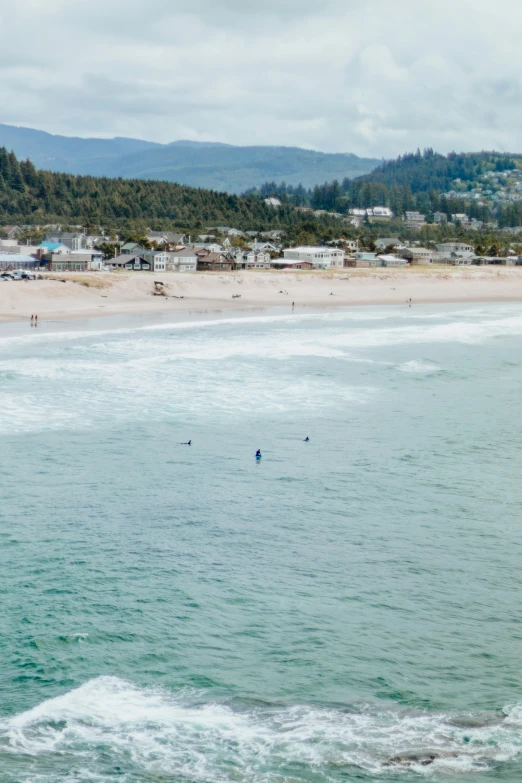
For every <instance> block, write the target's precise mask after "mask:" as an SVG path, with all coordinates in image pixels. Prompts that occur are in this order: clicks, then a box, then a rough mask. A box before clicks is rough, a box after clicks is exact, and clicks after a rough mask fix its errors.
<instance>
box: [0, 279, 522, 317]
mask: <svg viewBox="0 0 522 783" xmlns="http://www.w3.org/2000/svg"><path fill="white" fill-rule="evenodd" d="M63 280H65V281H66V282H62V281H63ZM155 280H160V281H162V282H163V283H164V284H165V286H164V292H165V293H166V294H167V296H155V295H154V290H155V286H154V281H155ZM237 294H240V297H239V298H233V296H234V295H237ZM181 297H182V298H181ZM410 297H411V299H412V300H413V303H414V304H415V303H421V302H480V301H522V268H506V267H500V268H499V267H495V268H491V267H490V268H479V267H473V268H467V269H462V268H461V269H455V268H452V267H451V268H448V267H443V268H430V269H424V268H420V267H414V268H411V269H360V270H353V269H347V270H344V271H340V272H336V273H333V272H332V273H330V272H271V271H267V272H262V271H259V272H227V273H201V272H198V273H188V274H177V273H168V272H167V273H146V272H134V273H117V272H116V273H97V274H96V273H92V274H67V275H46V277H45V279H43V280H35V281H10V282H0V322H4V323H6V322H11V321H22V320H26V319H30V318H31V315H32V314H33V313H38V317H39V319H40V320H43V319H53V320H54V319H62V318H63V319H65V318H92V317H96V316H108V315H123V314H131V313H168V312H178V311H189V310H191V311H199V312H209V311H214V312H216V311H220V310H226V309H231V308H235V309H244V308H263V307H272V306H284V307H289V308H291V307H292V302H295V307H296V309H297V308H302V307H326V306H327V307H332V306H339V305H344V306H346V305H370V304H402V305H403V304H405V302H406V301H407V300H408V299H409V298H410Z"/></svg>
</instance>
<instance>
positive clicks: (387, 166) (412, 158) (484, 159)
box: [360, 149, 520, 193]
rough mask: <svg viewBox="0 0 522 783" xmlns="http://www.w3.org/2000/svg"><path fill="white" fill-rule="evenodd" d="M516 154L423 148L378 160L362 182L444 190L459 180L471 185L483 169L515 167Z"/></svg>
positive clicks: (426, 189) (413, 190)
mask: <svg viewBox="0 0 522 783" xmlns="http://www.w3.org/2000/svg"><path fill="white" fill-rule="evenodd" d="M517 159H520V155H513V154H508V153H500V152H460V153H456V152H452V153H450V154H449V155H440V154H439V153H437V152H434V151H433V150H432V149H427V150H425V151H424V153H422V154H421V152H420V151H418V152H416V153H412V154H408V155H401V156H399V157H398V158H397V159H396V160H389V161H385V162H383V163H381V164H380V165H379V166H377V167H376V168H375V169H374V170H373V171H372V172H371V173H369V174H366V175H364V176H362V177H361V178H360V179H361V181H362V182H368V183H375V184H379V185H385V186H386V187H387V188H392V187H401V186H402V187H404V186H406V187H408V188H410V190H411V192H412V193H424V192H427V191H429V190H434V191H436V192H437V193H444V192H445V191H448V190H450V189H451V188H452V187H454V186H455V182H456V181H457V180H460V181H461V182H462V183H466V185H468V184H469V185H471V184H473V183H475V182H476V181H477V179H478V178H479V177H480V176H481V175H482V174H484V173H485V172H486V171H498V172H501V171H505V170H507V169H513V168H515V167H516V160H517Z"/></svg>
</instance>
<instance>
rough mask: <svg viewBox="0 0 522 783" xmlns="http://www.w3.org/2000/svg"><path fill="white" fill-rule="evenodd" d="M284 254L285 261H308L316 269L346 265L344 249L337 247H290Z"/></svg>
mask: <svg viewBox="0 0 522 783" xmlns="http://www.w3.org/2000/svg"><path fill="white" fill-rule="evenodd" d="M283 255H284V258H285V261H287V260H288V261H308V262H310V263H311V264H312V265H313V266H314V267H315V268H316V269H329V268H331V267H335V268H340V269H342V268H343V267H344V250H339V249H338V248H336V247H304V246H303V247H289V248H286V249H285V250H283Z"/></svg>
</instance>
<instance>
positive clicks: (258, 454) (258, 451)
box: [256, 449, 261, 457]
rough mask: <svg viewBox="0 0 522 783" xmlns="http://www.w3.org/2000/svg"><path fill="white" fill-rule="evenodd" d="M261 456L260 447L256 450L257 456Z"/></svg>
mask: <svg viewBox="0 0 522 783" xmlns="http://www.w3.org/2000/svg"><path fill="white" fill-rule="evenodd" d="M260 456H261V449H258V450H257V451H256V457H260Z"/></svg>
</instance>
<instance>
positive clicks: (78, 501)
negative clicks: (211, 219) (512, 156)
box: [0, 303, 522, 783]
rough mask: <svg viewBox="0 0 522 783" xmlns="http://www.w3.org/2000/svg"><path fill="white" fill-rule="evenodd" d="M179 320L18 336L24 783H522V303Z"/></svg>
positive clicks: (60, 327)
mask: <svg viewBox="0 0 522 783" xmlns="http://www.w3.org/2000/svg"><path fill="white" fill-rule="evenodd" d="M171 318H172V317H171V316H170V318H169V317H168V316H164V317H163V318H158V317H151V316H144V315H140V316H122V317H118V318H111V319H93V320H89V321H78V322H56V323H52V324H49V323H45V322H44V321H42V323H41V324H39V325H38V327H36V328H33V327H31V326H30V325H29V324H9V325H2V326H0V390H1V394H2V396H1V399H2V405H1V406H0V435H1V438H2V449H1V452H0V469H1V472H0V475H1V478H2V482H1V486H2V493H1V497H2V502H1V505H0V540H1V546H0V594H1V597H2V613H1V614H0V682H1V688H0V693H1V694H2V699H1V702H0V781H1V783H4V781H5V783H63V782H64V781H66V782H67V783H73V782H74V783H88V782H89V783H91V782H92V781H96V783H109V781H113V780H121V781H123V782H124V783H167V781H172V782H173V783H174V781H176V783H178V782H180V781H184V782H185V783H228V782H229V781H230V782H232V781H234V783H352V782H353V783H355V782H357V783H360V782H361V781H362V782H363V783H366V782H367V781H381V782H382V783H400V782H401V781H405V783H407V782H408V781H414V780H423V779H425V778H427V779H428V780H430V781H434V782H438V781H456V782H457V783H463V782H464V781H468V782H469V783H479V782H480V781H483V782H484V783H492V781H499V782H500V783H512V782H514V781H516V780H519V779H521V778H522V674H521V671H520V650H521V639H522V632H521V626H520V623H521V620H520V612H519V603H520V601H519V596H520V588H521V576H520V562H521V555H522V531H521V527H520V519H521V510H522V491H521V489H520V451H521V446H520V444H521V432H520V428H521V427H520V421H519V417H518V406H517V403H518V399H519V395H520V388H521V387H522V359H521V356H522V350H521V349H522V304H516V303H480V304H462V305H456V304H448V305H414V306H413V307H411V308H409V307H407V306H385V307H383V306H372V307H349V308H338V309H335V310H325V309H314V310H312V309H310V310H307V312H301V311H299V312H295V313H290V312H288V309H287V310H286V312H282V310H281V309H279V308H273V309H270V310H267V311H264V312H252V311H249V312H234V313H222V314H214V313H207V314H188V315H186V316H183V317H182V318H181V319H178V320H176V321H172V320H171ZM306 438H309V442H305V439H306ZM189 441H190V442H191V445H190V446H187V445H185V444H187V442H189ZM257 449H260V450H261V452H262V455H263V456H262V459H261V460H256V459H255V453H256V451H257Z"/></svg>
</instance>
